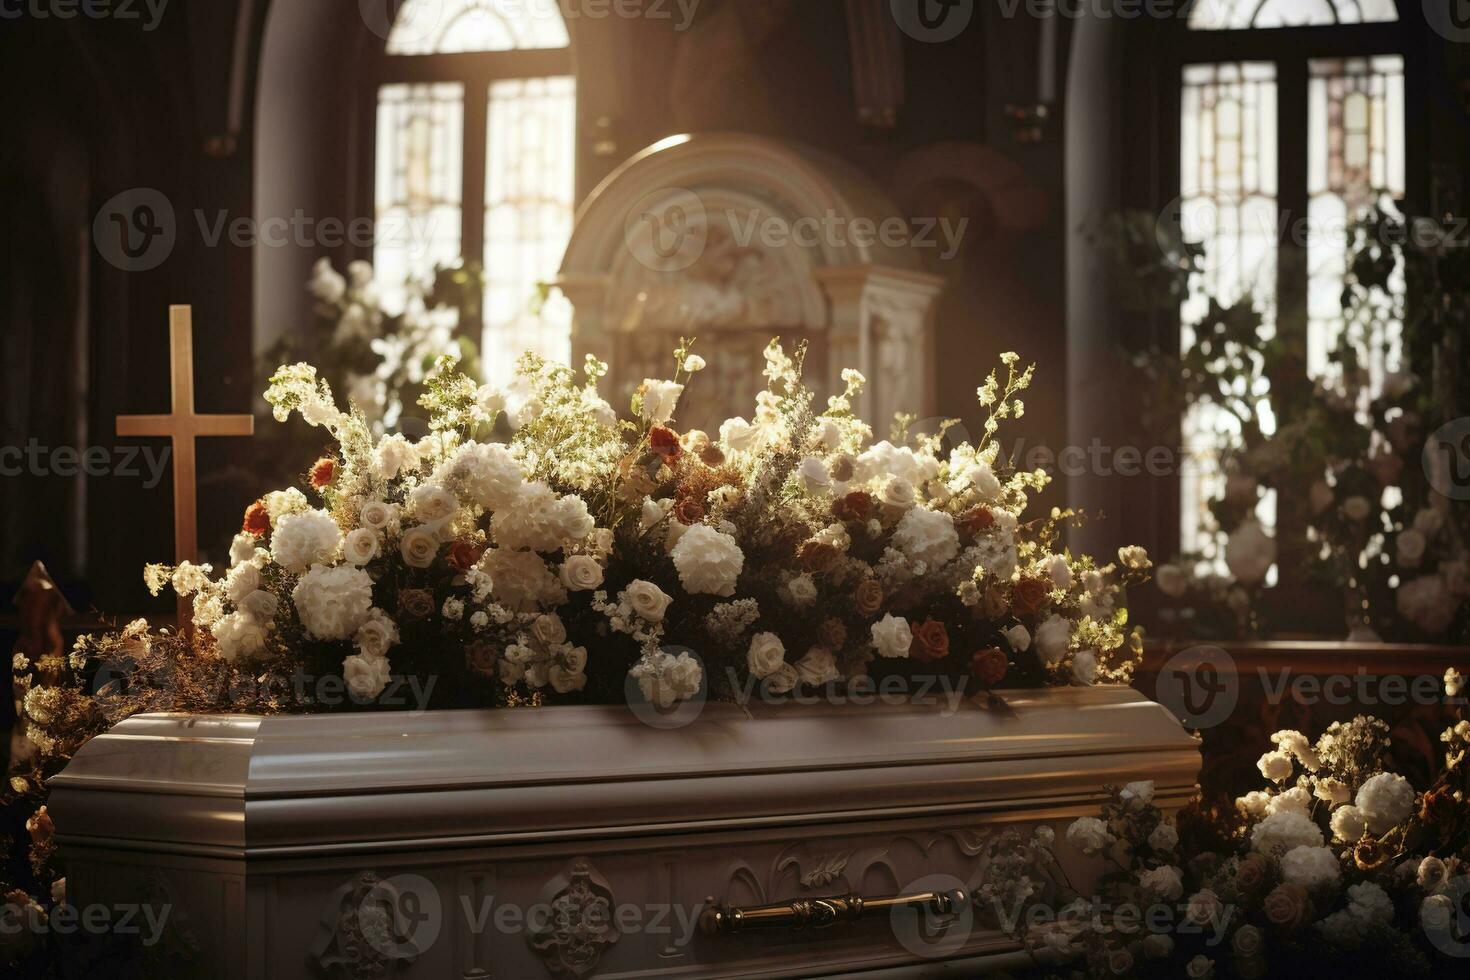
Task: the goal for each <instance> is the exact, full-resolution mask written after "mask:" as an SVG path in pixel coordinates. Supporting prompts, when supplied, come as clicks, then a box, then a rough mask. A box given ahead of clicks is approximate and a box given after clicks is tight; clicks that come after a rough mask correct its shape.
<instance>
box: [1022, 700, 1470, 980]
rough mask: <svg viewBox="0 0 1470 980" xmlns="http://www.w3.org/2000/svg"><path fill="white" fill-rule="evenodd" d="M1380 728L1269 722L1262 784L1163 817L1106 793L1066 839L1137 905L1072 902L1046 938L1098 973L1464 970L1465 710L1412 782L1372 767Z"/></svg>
mask: <svg viewBox="0 0 1470 980" xmlns="http://www.w3.org/2000/svg"><path fill="white" fill-rule="evenodd" d="M1461 681H1462V678H1460V676H1459V675H1458V673H1453V676H1452V677H1449V678H1447V681H1446V683H1447V684H1454V685H1456V686H1458V684H1459V683H1460V682H1461ZM1387 732H1388V726H1387V725H1385V724H1384V723H1383V722H1381V721H1379V720H1378V719H1375V718H1369V717H1365V716H1359V717H1357V718H1355V719H1354V720H1353V721H1351V722H1346V723H1343V722H1337V723H1334V724H1332V725H1331V726H1330V727H1329V728H1328V729H1327V730H1326V732H1324V733H1323V734H1322V736H1321V737H1320V738H1319V739H1318V740H1317V741H1316V743H1312V742H1310V741H1309V740H1308V739H1307V738H1306V737H1305V736H1304V735H1302V734H1301V733H1300V732H1296V731H1281V732H1277V733H1276V734H1275V735H1273V736H1271V742H1272V743H1273V746H1274V747H1273V749H1272V750H1271V751H1270V752H1267V753H1266V754H1265V755H1263V756H1262V757H1261V760H1260V764H1259V765H1260V770H1261V772H1262V774H1263V775H1264V776H1265V777H1266V778H1267V780H1269V782H1270V786H1269V787H1268V788H1267V789H1264V790H1259V791H1255V792H1252V793H1249V794H1248V795H1246V796H1245V797H1242V798H1241V799H1239V800H1237V801H1236V810H1235V812H1233V813H1229V814H1214V815H1213V817H1210V816H1208V815H1205V814H1201V813H1199V812H1197V811H1195V812H1191V811H1184V812H1182V813H1181V815H1180V818H1181V819H1180V821H1179V823H1177V824H1176V823H1175V822H1172V821H1170V820H1168V819H1167V818H1165V816H1164V815H1163V814H1162V813H1161V812H1160V810H1159V809H1158V808H1157V807H1155V806H1154V805H1153V804H1152V801H1151V798H1152V789H1153V787H1152V785H1151V784H1131V785H1130V786H1129V787H1125V788H1124V789H1123V790H1121V791H1114V793H1113V794H1112V797H1111V799H1110V800H1109V802H1108V803H1107V804H1105V805H1104V807H1103V811H1102V815H1101V818H1095V817H1083V818H1080V819H1078V820H1077V821H1075V822H1074V823H1073V824H1072V825H1071V827H1070V828H1069V829H1068V831H1067V833H1066V843H1067V845H1068V846H1070V847H1071V848H1073V849H1075V850H1077V851H1080V852H1081V853H1082V854H1084V855H1088V856H1091V857H1094V858H1099V859H1102V860H1105V861H1108V862H1110V863H1111V864H1113V865H1114V867H1115V869H1116V870H1115V871H1114V872H1113V873H1111V874H1109V875H1106V876H1104V878H1103V879H1102V882H1103V884H1102V889H1101V890H1102V894H1101V895H1100V896H1099V898H1100V899H1101V902H1100V903H1099V906H1100V907H1105V908H1110V909H1112V910H1114V911H1116V910H1118V909H1122V908H1126V909H1130V910H1134V911H1141V910H1147V911H1146V912H1144V913H1143V914H1142V915H1141V916H1140V915H1132V916H1107V915H1099V914H1091V913H1092V912H1093V910H1092V909H1091V904H1092V903H1091V902H1089V901H1087V900H1081V901H1080V904H1079V903H1074V906H1073V907H1068V909H1064V910H1063V911H1064V912H1067V913H1068V914H1067V915H1062V916H1059V919H1058V921H1059V923H1061V924H1062V925H1063V927H1062V928H1058V929H1055V930H1053V931H1051V932H1049V933H1047V934H1046V936H1045V940H1046V942H1047V943H1048V944H1049V945H1050V946H1051V947H1053V948H1054V949H1055V950H1059V951H1071V952H1073V953H1081V954H1083V956H1084V959H1085V962H1086V965H1087V968H1088V973H1089V975H1091V976H1099V977H1102V976H1118V975H1123V976H1188V977H1194V978H1208V977H1220V978H1224V977H1239V978H1246V980H1253V978H1259V977H1265V976H1299V975H1316V974H1319V973H1325V972H1328V971H1339V970H1340V971H1342V972H1343V973H1344V975H1351V976H1366V975H1372V974H1377V973H1384V974H1386V975H1392V976H1406V977H1407V976H1423V977H1428V976H1460V975H1462V973H1463V958H1464V957H1465V956H1467V955H1470V942H1467V939H1466V930H1465V924H1466V923H1465V919H1464V912H1463V908H1464V905H1463V903H1464V900H1465V897H1466V895H1467V894H1470V810H1467V806H1466V792H1467V790H1470V767H1467V766H1466V764H1465V756H1466V751H1467V749H1470V722H1467V721H1463V720H1462V721H1459V722H1458V723H1457V724H1455V725H1454V726H1453V727H1451V728H1449V729H1447V730H1446V731H1445V732H1444V734H1443V735H1442V741H1443V742H1444V744H1445V748H1446V753H1445V764H1444V767H1443V771H1442V772H1441V773H1440V775H1439V776H1438V778H1437V779H1436V780H1435V781H1434V782H1433V784H1432V785H1430V786H1429V787H1428V788H1427V789H1426V790H1425V791H1424V792H1422V793H1421V792H1418V791H1417V790H1416V789H1415V788H1414V787H1413V786H1412V785H1411V784H1410V783H1409V781H1408V780H1407V779H1405V778H1404V777H1403V776H1400V775H1398V774H1396V773H1393V772H1389V771H1385V769H1384V766H1385V760H1386V755H1385V753H1386V749H1387V748H1388V745H1389V740H1388V737H1387ZM1073 913H1076V914H1073Z"/></svg>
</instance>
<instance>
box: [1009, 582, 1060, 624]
mask: <svg viewBox="0 0 1470 980" xmlns="http://www.w3.org/2000/svg"><path fill="white" fill-rule="evenodd" d="M1050 591H1051V590H1050V589H1048V588H1047V585H1046V582H1044V581H1042V580H1041V579H1039V578H1029V577H1027V578H1022V579H1019V580H1018V581H1017V582H1016V584H1015V585H1014V586H1012V588H1011V608H1013V609H1014V610H1015V611H1016V615H1017V616H1030V615H1032V614H1033V613H1035V612H1036V611H1037V610H1038V609H1040V608H1041V604H1042V603H1044V602H1045V601H1046V594H1047V593H1048V592H1050Z"/></svg>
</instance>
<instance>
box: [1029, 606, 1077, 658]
mask: <svg viewBox="0 0 1470 980" xmlns="http://www.w3.org/2000/svg"><path fill="white" fill-rule="evenodd" d="M1071 641H1072V624H1071V622H1070V621H1068V620H1067V619H1066V617H1064V616H1058V615H1056V614H1053V615H1052V616H1050V617H1049V618H1048V619H1047V620H1046V622H1044V623H1042V624H1041V625H1040V626H1038V627H1036V652H1037V653H1038V654H1040V655H1041V659H1042V662H1043V663H1045V664H1046V665H1047V666H1048V667H1053V666H1055V665H1056V664H1057V663H1059V662H1060V661H1061V659H1062V657H1063V656H1064V655H1065V654H1066V652H1067V646H1068V645H1069V644H1070V643H1071Z"/></svg>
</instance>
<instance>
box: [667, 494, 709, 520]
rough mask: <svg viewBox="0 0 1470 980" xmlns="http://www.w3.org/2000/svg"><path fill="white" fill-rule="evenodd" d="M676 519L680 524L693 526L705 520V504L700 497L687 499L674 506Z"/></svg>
mask: <svg viewBox="0 0 1470 980" xmlns="http://www.w3.org/2000/svg"><path fill="white" fill-rule="evenodd" d="M674 517H675V518H677V519H678V521H679V523H680V524H687V525H690V526H693V525H695V524H698V523H699V522H700V521H702V520H704V504H702V503H700V502H699V498H698V497H685V498H684V499H683V500H680V501H679V502H678V503H676V504H675V505H674Z"/></svg>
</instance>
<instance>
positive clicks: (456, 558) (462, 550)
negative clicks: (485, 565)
mask: <svg viewBox="0 0 1470 980" xmlns="http://www.w3.org/2000/svg"><path fill="white" fill-rule="evenodd" d="M484 553H485V549H484V548H481V547H480V546H479V545H477V544H475V543H474V542H473V541H470V540H468V539H466V538H460V539H459V540H458V541H455V542H454V543H453V544H451V545H450V546H449V554H447V555H446V556H445V558H446V559H447V560H448V562H449V564H450V567H452V568H453V569H454V570H455V571H459V572H467V571H469V570H470V569H472V568H474V567H475V562H477V561H479V560H480V556H481V555H483V554H484Z"/></svg>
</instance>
